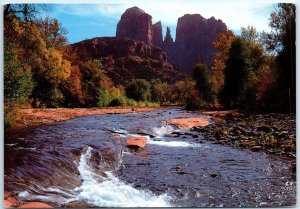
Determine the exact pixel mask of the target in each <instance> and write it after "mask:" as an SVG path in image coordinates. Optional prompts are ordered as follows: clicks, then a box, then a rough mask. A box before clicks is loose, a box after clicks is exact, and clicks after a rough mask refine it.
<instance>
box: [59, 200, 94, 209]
mask: <svg viewBox="0 0 300 209" xmlns="http://www.w3.org/2000/svg"><path fill="white" fill-rule="evenodd" d="M62 207H64V208H97V206H95V205H92V204H89V203H86V202H83V201H72V202H69V203H66V204H64V205H63V206H62Z"/></svg>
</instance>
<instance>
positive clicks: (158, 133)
mask: <svg viewBox="0 0 300 209" xmlns="http://www.w3.org/2000/svg"><path fill="white" fill-rule="evenodd" d="M173 131H174V128H173V127H172V126H170V125H166V126H162V127H159V128H157V127H154V128H153V133H154V136H155V137H157V138H161V137H163V136H165V135H166V134H170V133H172V132H173Z"/></svg>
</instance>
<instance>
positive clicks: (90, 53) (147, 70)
mask: <svg viewBox="0 0 300 209" xmlns="http://www.w3.org/2000/svg"><path fill="white" fill-rule="evenodd" d="M72 46H73V50H74V51H75V52H76V53H77V54H78V56H79V59H80V60H81V61H87V60H90V59H100V60H101V62H102V64H103V66H104V68H105V69H106V70H107V75H108V76H109V77H110V78H111V79H112V80H113V82H114V83H115V84H126V82H128V81H130V80H132V79H136V78H142V79H147V80H151V79H156V78H160V79H161V80H163V81H168V82H174V81H175V80H176V79H178V78H179V77H182V75H180V74H179V72H178V71H177V70H175V69H174V68H173V66H172V65H171V64H170V63H168V62H167V55H166V53H165V52H164V51H163V50H162V49H161V48H159V47H156V46H154V45H148V44H145V43H143V42H138V41H134V40H131V39H124V38H94V39H90V40H85V41H81V42H79V43H76V44H73V45H72Z"/></svg>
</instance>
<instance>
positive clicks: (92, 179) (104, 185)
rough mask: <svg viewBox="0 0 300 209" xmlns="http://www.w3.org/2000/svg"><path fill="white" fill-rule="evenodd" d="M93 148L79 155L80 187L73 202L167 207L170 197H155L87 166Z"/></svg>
mask: <svg viewBox="0 0 300 209" xmlns="http://www.w3.org/2000/svg"><path fill="white" fill-rule="evenodd" d="M92 150H93V148H91V147H88V149H87V150H86V152H85V153H84V154H82V155H81V157H80V162H79V166H78V171H79V173H80V176H81V178H82V180H83V181H82V185H81V186H80V187H77V188H75V189H74V191H75V192H77V193H78V194H77V195H76V197H75V198H72V199H70V200H69V201H73V200H83V201H86V202H88V203H90V204H94V205H97V206H102V207H145V206H148V207H149V206H152V207H168V206H170V204H169V201H170V197H169V196H168V195H166V194H164V195H160V196H156V195H154V194H153V193H152V192H150V191H142V190H137V189H135V188H133V187H132V186H131V185H129V184H126V183H125V182H123V181H121V180H119V179H118V178H117V177H116V176H114V174H113V173H112V172H105V174H106V176H105V177H103V176H100V175H98V174H96V173H95V172H93V169H92V168H91V167H90V166H89V165H88V162H89V159H90V158H91V155H92Z"/></svg>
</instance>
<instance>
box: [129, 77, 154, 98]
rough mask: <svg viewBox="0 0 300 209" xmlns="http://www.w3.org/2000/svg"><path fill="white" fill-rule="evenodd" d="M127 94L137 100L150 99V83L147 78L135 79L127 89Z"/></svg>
mask: <svg viewBox="0 0 300 209" xmlns="http://www.w3.org/2000/svg"><path fill="white" fill-rule="evenodd" d="M125 91H126V96H127V97H128V98H131V99H134V100H136V101H150V99H151V89H150V84H149V82H148V81H146V80H145V79H136V80H133V81H132V82H131V83H129V84H128V86H127V87H126V89H125Z"/></svg>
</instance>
